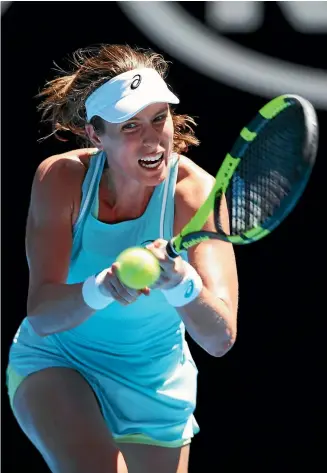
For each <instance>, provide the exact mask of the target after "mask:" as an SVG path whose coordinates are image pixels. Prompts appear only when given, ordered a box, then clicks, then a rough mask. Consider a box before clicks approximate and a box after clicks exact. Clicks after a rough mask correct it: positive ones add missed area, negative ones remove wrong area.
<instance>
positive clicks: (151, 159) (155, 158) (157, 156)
mask: <svg viewBox="0 0 327 473" xmlns="http://www.w3.org/2000/svg"><path fill="white" fill-rule="evenodd" d="M162 154H163V153H159V154H157V155H156V156H153V157H151V158H150V157H149V158H141V161H145V162H154V161H158V159H160V158H161V156H162Z"/></svg>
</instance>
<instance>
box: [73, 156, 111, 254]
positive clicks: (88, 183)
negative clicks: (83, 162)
mask: <svg viewBox="0 0 327 473" xmlns="http://www.w3.org/2000/svg"><path fill="white" fill-rule="evenodd" d="M105 161H106V155H105V153H104V152H103V151H100V152H98V153H96V154H95V155H94V156H92V157H91V158H90V165H89V168H88V170H87V172H86V175H85V178H84V181H83V184H82V200H81V205H80V210H79V214H78V217H77V220H76V222H75V224H74V226H73V251H72V259H74V257H75V256H76V253H77V252H78V250H79V247H80V238H81V234H82V231H81V230H82V228H83V225H84V222H85V219H86V218H87V216H88V214H89V212H90V209H91V207H92V205H93V202H94V196H95V194H96V193H97V189H98V187H99V182H100V179H101V176H102V171H103V167H104V163H105Z"/></svg>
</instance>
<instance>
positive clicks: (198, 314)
mask: <svg viewBox="0 0 327 473" xmlns="http://www.w3.org/2000/svg"><path fill="white" fill-rule="evenodd" d="M186 167H187V168H188V167H189V166H188V164H186ZM213 184H214V178H213V177H212V176H210V175H209V174H207V173H206V172H204V171H203V170H201V169H200V168H198V167H197V166H196V165H194V164H193V163H190V168H189V169H188V171H187V177H186V178H185V179H184V181H182V182H181V185H180V189H179V192H178V193H177V194H176V217H175V232H176V233H177V232H179V231H180V230H181V229H182V228H183V226H184V225H185V224H186V223H187V222H188V221H189V220H190V218H191V217H192V216H193V215H194V213H195V212H196V210H197V209H198V208H199V207H200V205H201V204H202V203H203V202H204V201H205V199H206V198H207V196H208V194H209V193H210V190H211V189H212V186H213ZM222 226H223V229H224V231H225V232H226V233H228V231H229V220H228V213H227V207H226V203H225V205H224V212H223V217H222ZM204 229H205V230H208V231H216V230H215V225H214V221H213V215H211V216H210V217H209V218H208V221H207V222H206V224H205V226H204ZM176 233H175V234H176ZM188 258H189V263H190V264H191V265H192V266H193V267H194V268H195V269H196V270H197V272H198V273H199V275H200V277H201V279H202V281H203V289H202V291H201V294H200V296H199V297H198V298H196V299H195V300H194V301H192V302H191V303H190V304H188V305H186V306H184V307H181V308H178V312H179V314H180V315H181V317H182V319H183V321H184V324H185V327H186V329H187V331H188V333H189V334H190V335H191V337H192V338H193V339H194V340H195V341H196V342H197V343H198V344H199V345H200V346H202V348H204V349H205V350H206V351H207V352H208V353H210V354H211V355H213V356H223V355H224V354H225V353H226V352H227V351H228V350H229V349H230V348H231V347H232V346H233V344H234V342H235V339H236V333H237V310H238V276H237V268H236V261H235V255H234V249H233V246H232V245H231V244H230V243H226V242H222V241H219V240H209V241H204V242H201V243H200V244H198V245H196V246H194V247H192V248H190V249H189V250H188Z"/></svg>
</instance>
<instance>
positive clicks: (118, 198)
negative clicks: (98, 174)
mask: <svg viewBox="0 0 327 473" xmlns="http://www.w3.org/2000/svg"><path fill="white" fill-rule="evenodd" d="M122 189H123V192H122ZM103 190H104V192H103V196H104V200H105V204H106V206H108V207H109V208H110V213H111V214H112V217H113V218H114V219H115V220H116V219H118V220H121V219H124V218H137V217H139V216H140V215H142V214H143V212H144V211H145V209H146V207H147V205H148V203H149V201H150V198H151V196H152V194H153V191H154V187H147V186H142V185H141V184H140V183H139V182H136V181H133V180H131V179H130V178H128V179H126V177H125V176H123V175H120V174H118V175H117V174H116V173H114V172H113V171H112V169H109V168H107V169H106V170H105V171H104V173H103Z"/></svg>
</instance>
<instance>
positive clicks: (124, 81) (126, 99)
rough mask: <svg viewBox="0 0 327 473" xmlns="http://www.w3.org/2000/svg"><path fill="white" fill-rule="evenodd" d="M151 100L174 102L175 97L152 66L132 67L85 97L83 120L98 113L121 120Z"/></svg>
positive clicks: (116, 120)
mask: <svg viewBox="0 0 327 473" xmlns="http://www.w3.org/2000/svg"><path fill="white" fill-rule="evenodd" d="M153 103H172V104H178V103H179V99H178V98H177V97H176V95H174V94H173V93H172V92H171V91H170V90H169V89H168V87H167V84H166V82H165V81H164V80H163V79H162V77H161V76H160V75H159V74H158V72H157V71H155V70H154V69H149V68H146V69H133V70H132V71H128V72H124V73H123V74H120V75H119V76H116V77H114V78H113V79H111V80H109V81H108V82H106V83H105V84H103V85H101V86H100V87H99V88H98V89H96V90H95V91H94V92H93V93H92V94H91V95H90V96H89V97H88V98H87V100H86V102H85V107H86V115H87V120H88V121H90V120H91V118H92V117H94V116H95V115H98V116H99V117H101V118H103V119H104V120H106V121H107V122H110V123H121V122H124V121H126V120H129V119H130V118H132V117H133V116H134V115H136V114H137V113H138V112H140V111H141V110H143V109H144V108H145V107H147V106H148V105H151V104H153Z"/></svg>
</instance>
